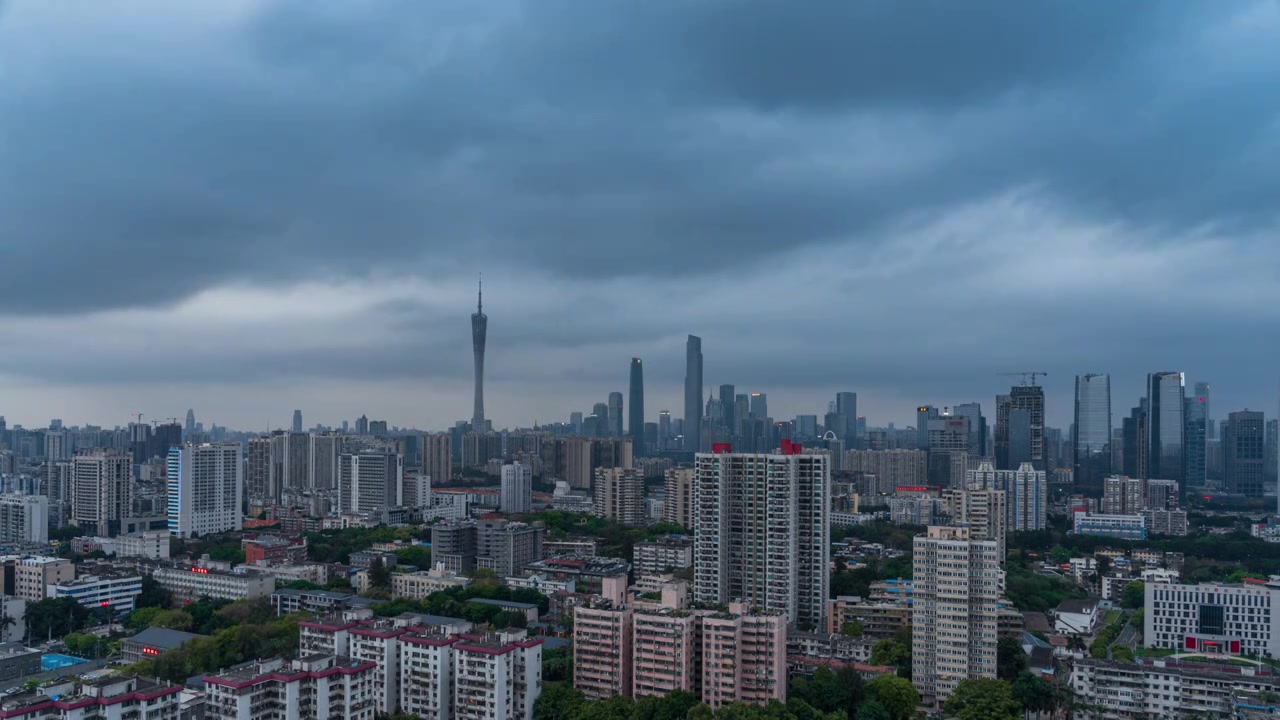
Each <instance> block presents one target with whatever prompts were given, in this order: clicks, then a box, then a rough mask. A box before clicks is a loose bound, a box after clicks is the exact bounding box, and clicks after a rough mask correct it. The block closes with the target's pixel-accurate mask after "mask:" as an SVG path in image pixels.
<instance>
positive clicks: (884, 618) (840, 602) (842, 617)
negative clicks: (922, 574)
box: [827, 595, 911, 640]
mask: <svg viewBox="0 0 1280 720" xmlns="http://www.w3.org/2000/svg"><path fill="white" fill-rule="evenodd" d="M855 621H856V622H857V623H858V624H859V625H861V626H862V632H863V635H864V636H865V637H869V638H873V639H876V640H891V639H893V637H894V635H895V634H896V633H897V632H898V629H899V628H903V627H907V626H909V625H910V624H911V604H910V603H908V602H906V598H905V597H903V598H902V599H901V600H899V601H893V602H870V601H866V600H863V599H862V598H860V597H858V596H856V595H842V596H840V597H838V598H836V599H835V600H828V601H827V627H830V628H831V629H832V630H839V629H840V628H842V627H844V625H845V623H849V622H855Z"/></svg>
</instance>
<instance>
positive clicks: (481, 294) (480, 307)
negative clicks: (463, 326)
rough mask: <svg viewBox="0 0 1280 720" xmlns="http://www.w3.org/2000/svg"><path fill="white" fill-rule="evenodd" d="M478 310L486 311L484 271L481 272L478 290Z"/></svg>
mask: <svg viewBox="0 0 1280 720" xmlns="http://www.w3.org/2000/svg"><path fill="white" fill-rule="evenodd" d="M476 312H478V313H483V312H484V273H480V283H479V286H478V288H477V290H476Z"/></svg>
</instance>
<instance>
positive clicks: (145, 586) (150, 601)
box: [133, 575, 173, 608]
mask: <svg viewBox="0 0 1280 720" xmlns="http://www.w3.org/2000/svg"><path fill="white" fill-rule="evenodd" d="M133 606H134V607H136V608H150V607H158V608H170V607H173V593H171V592H169V591H168V590H166V589H165V588H164V586H163V585H161V584H160V583H158V582H156V581H155V579H154V578H152V577H151V576H150V575H143V576H142V594H141V595H139V596H138V597H136V598H134V600H133Z"/></svg>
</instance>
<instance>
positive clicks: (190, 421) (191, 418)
mask: <svg viewBox="0 0 1280 720" xmlns="http://www.w3.org/2000/svg"><path fill="white" fill-rule="evenodd" d="M185 429H186V433H187V434H188V435H190V434H192V433H194V432H195V431H196V411H195V410H194V409H192V408H188V409H187V426H186V428H185Z"/></svg>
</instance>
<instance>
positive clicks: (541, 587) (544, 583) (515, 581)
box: [502, 573, 576, 597]
mask: <svg viewBox="0 0 1280 720" xmlns="http://www.w3.org/2000/svg"><path fill="white" fill-rule="evenodd" d="M502 582H503V584H504V585H506V586H507V587H509V588H511V589H513V590H515V589H518V588H528V589H530V590H537V591H538V592H540V593H542V594H543V595H546V596H547V597H551V595H552V594H554V593H558V592H568V593H572V592H576V591H575V589H574V588H575V587H576V586H575V584H574V582H573V579H572V578H568V579H565V580H553V579H552V578H550V577H548V576H546V575H539V574H537V573H534V574H533V575H530V576H528V577H508V578H503V580H502Z"/></svg>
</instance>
